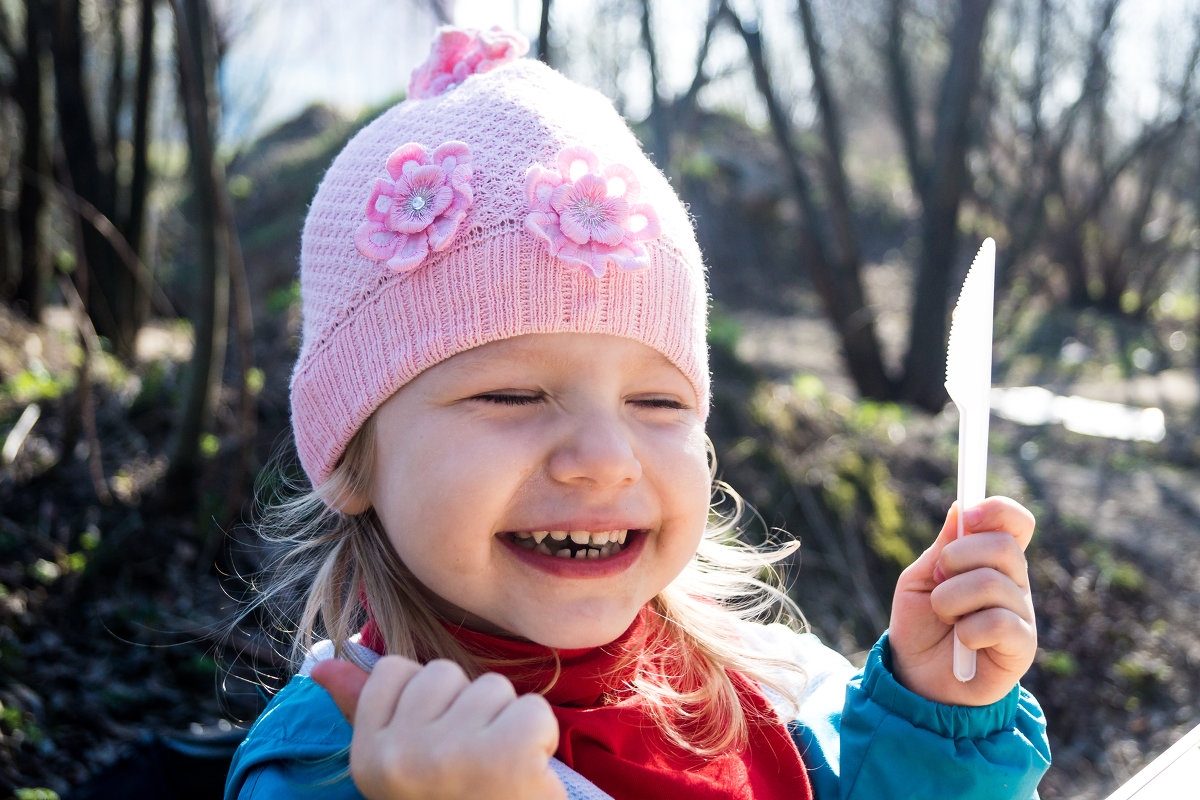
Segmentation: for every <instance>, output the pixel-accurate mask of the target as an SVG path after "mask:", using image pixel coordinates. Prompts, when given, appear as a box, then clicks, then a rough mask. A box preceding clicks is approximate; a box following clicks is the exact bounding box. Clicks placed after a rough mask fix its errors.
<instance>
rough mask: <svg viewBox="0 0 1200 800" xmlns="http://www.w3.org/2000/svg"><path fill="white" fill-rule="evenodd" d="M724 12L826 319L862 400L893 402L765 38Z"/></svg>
mask: <svg viewBox="0 0 1200 800" xmlns="http://www.w3.org/2000/svg"><path fill="white" fill-rule="evenodd" d="M723 11H724V13H725V15H726V16H727V17H728V18H729V20H730V22H731V24H732V25H733V26H734V28H735V29H736V30H737V31H738V32H739V33H740V34H741V36H742V39H743V40H744V41H745V43H746V51H747V53H748V54H749V56H750V63H751V65H752V67H753V69H754V81H755V84H756V85H757V87H758V91H759V93H760V94H761V95H762V97H763V101H764V102H765V103H766V106H767V115H768V117H769V118H770V120H771V130H772V132H773V134H774V136H775V141H776V144H777V145H778V146H779V149H780V151H781V152H782V154H783V157H784V160H785V163H786V164H787V169H788V175H789V177H790V178H791V182H792V187H793V190H794V192H795V194H796V199H797V200H798V201H799V203H800V210H801V215H802V220H801V223H800V225H801V229H800V232H799V245H800V255H801V258H802V264H803V267H804V268H805V269H806V270H807V271H808V274H809V275H810V276H811V277H812V281H813V286H814V288H815V289H816V290H817V294H818V295H819V296H820V298H821V302H822V305H823V306H824V308H825V313H826V315H827V316H828V317H829V320H830V322H831V323H832V324H833V327H834V330H835V332H836V333H837V335H838V338H839V341H840V343H841V345H842V350H843V356H844V357H845V362H846V369H847V371H848V372H849V373H850V377H851V379H852V380H853V381H854V383H855V386H856V387H857V388H858V391H859V393H860V394H862V395H863V396H864V397H872V398H876V399H881V400H890V399H894V385H893V383H892V381H891V380H890V379H889V378H888V375H887V372H886V371H885V370H884V367H883V356H882V350H881V349H880V347H879V340H878V338H877V336H876V332H875V317H874V314H873V313H872V312H871V310H870V308H869V307H868V306H867V304H866V300H865V296H864V293H863V286H862V275H861V271H860V266H859V264H858V263H857V262H853V263H849V262H843V263H841V264H837V265H835V264H834V262H833V260H832V259H831V258H830V256H829V246H828V244H827V243H826V241H825V238H824V236H823V234H822V231H821V220H820V211H819V209H818V207H817V204H816V202H815V199H814V197H813V191H812V188H811V187H810V186H809V180H808V176H807V174H805V171H804V167H803V165H802V164H801V162H800V156H799V154H798V153H797V152H796V148H795V146H794V145H793V144H792V139H791V125H790V123H789V122H788V117H787V115H786V114H785V113H784V111H783V108H782V107H781V106H780V103H779V100H778V98H776V96H775V90H774V89H773V88H772V86H771V79H770V75H769V73H768V71H767V66H766V60H765V58H764V57H763V48H762V36H761V34H760V33H759V32H758V31H757V30H751V29H749V28H747V27H746V26H745V25H743V24H742V21H741V20H740V19H739V18H738V17H737V15H736V14H735V13H734V12H733V11H732V10H731V9H730V8H729V7H728V5H725V6H724V7H723Z"/></svg>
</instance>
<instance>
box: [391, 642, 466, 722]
mask: <svg viewBox="0 0 1200 800" xmlns="http://www.w3.org/2000/svg"><path fill="white" fill-rule="evenodd" d="M468 683H469V681H468V680H467V675H466V673H465V672H463V669H462V667H460V666H459V665H458V664H455V663H454V662H453V661H448V660H446V659H444V658H439V659H437V660H435V661H430V662H429V663H428V664H426V665H425V666H424V667H422V668H421V671H420V672H418V673H417V674H416V675H415V676H414V677H413V679H412V680H411V681H409V683H408V686H406V687H405V689H404V693H403V694H401V695H400V701H399V702H398V703H397V704H396V713H395V715H394V717H393V718H394V719H396V720H403V721H404V723H405V724H406V725H411V724H414V723H425V722H433V721H434V720H436V719H438V718H439V717H441V716H442V715H443V714H444V713H446V709H448V708H449V707H450V704H451V703H453V702H454V699H455V698H456V697H458V695H459V693H460V692H462V690H463V689H465V688H466V687H467V684H468Z"/></svg>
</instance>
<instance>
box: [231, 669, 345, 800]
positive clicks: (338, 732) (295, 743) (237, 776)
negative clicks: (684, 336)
mask: <svg viewBox="0 0 1200 800" xmlns="http://www.w3.org/2000/svg"><path fill="white" fill-rule="evenodd" d="M350 736H351V729H350V726H349V725H348V724H347V723H346V721H345V720H344V719H343V718H342V715H341V712H339V711H338V710H337V706H336V705H334V702H333V699H332V698H330V696H329V694H328V693H327V692H326V691H325V690H324V689H322V688H321V687H320V686H318V685H317V684H316V683H314V682H313V681H312V680H311V679H310V678H307V677H296V678H293V679H292V681H291V682H290V683H288V685H287V686H285V687H284V688H283V690H282V691H280V692H279V694H278V695H276V696H275V698H274V699H273V700H272V701H271V703H270V705H268V706H267V708H266V710H265V711H263V713H262V714H261V715H260V716H259V718H258V720H257V721H256V722H255V723H254V727H253V728H251V730H250V733H249V734H247V736H246V738H245V740H243V742H242V744H241V745H240V746H239V747H238V749H237V752H236V753H235V754H234V757H233V764H232V765H231V766H230V768H229V775H228V777H227V778H226V781H225V800H283V799H284V798H287V800H301V799H302V798H314V799H315V798H322V800H324V798H332V799H333V800H362V795H361V794H360V793H359V792H358V789H357V788H356V787H355V786H354V781H353V780H351V779H350V760H349V747H350Z"/></svg>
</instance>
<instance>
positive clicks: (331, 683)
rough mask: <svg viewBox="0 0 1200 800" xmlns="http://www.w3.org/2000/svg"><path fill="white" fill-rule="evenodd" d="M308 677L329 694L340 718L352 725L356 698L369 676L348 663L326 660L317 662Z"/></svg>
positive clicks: (356, 705) (338, 659)
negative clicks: (339, 712)
mask: <svg viewBox="0 0 1200 800" xmlns="http://www.w3.org/2000/svg"><path fill="white" fill-rule="evenodd" d="M310 676H311V677H312V679H313V680H314V681H316V682H317V684H318V685H320V687H321V688H322V689H324V690H325V691H327V692H329V695H330V697H332V698H333V702H335V703H337V707H338V710H339V711H341V712H342V716H343V717H345V718H346V721H347V722H349V723H350V724H351V725H353V724H354V715H355V714H356V713H357V711H358V697H359V695H361V694H362V690H363V686H364V685H366V683H367V678H368V677H369V676H370V674H369V673H368V672H367V671H366V670H364V669H362V667H359V666H357V665H355V664H351V663H350V662H349V661H343V660H342V659H340V658H327V659H325V660H324V661H318V662H317V664H316V666H314V667H313V668H312V673H311V674H310Z"/></svg>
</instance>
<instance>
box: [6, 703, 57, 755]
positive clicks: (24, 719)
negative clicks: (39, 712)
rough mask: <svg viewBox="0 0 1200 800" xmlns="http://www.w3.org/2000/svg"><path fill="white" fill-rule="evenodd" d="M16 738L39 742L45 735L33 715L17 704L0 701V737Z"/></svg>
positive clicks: (34, 742)
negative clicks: (5, 703)
mask: <svg viewBox="0 0 1200 800" xmlns="http://www.w3.org/2000/svg"><path fill="white" fill-rule="evenodd" d="M10 738H11V739H16V740H17V741H27V742H31V743H33V744H35V745H36V744H41V743H42V741H44V740H45V738H46V736H45V734H44V733H43V732H42V729H41V728H40V727H38V724H37V722H36V721H35V720H34V718H33V715H32V714H30V713H29V712H27V711H25V710H24V709H23V708H21V707H20V706H18V705H15V704H11V701H10V705H4V704H3V703H0V739H10Z"/></svg>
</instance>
